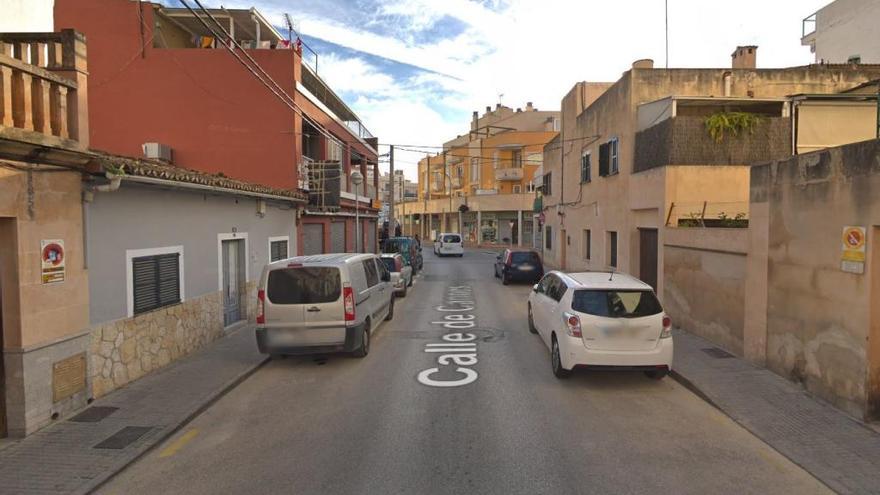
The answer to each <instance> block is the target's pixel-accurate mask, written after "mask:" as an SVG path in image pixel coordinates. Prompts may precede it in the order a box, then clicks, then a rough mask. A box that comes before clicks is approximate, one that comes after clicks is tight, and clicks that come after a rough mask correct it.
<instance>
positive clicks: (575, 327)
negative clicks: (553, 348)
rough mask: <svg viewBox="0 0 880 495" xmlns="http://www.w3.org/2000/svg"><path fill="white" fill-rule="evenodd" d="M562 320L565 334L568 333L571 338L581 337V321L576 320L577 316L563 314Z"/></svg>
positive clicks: (567, 313)
mask: <svg viewBox="0 0 880 495" xmlns="http://www.w3.org/2000/svg"><path fill="white" fill-rule="evenodd" d="M562 318H563V319H564V320H565V331H566V333H568V334H569V335H571V336H572V337H582V336H583V333H582V332H581V319H580V318H578V316H577V315H575V314H571V313H569V312H565V313H562Z"/></svg>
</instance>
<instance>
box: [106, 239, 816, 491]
mask: <svg viewBox="0 0 880 495" xmlns="http://www.w3.org/2000/svg"><path fill="white" fill-rule="evenodd" d="M493 261H494V255H493V254H491V253H488V252H485V251H482V250H481V251H468V252H467V253H466V255H465V256H464V257H463V258H443V259H438V258H436V257H434V256H433V255H432V254H431V252H430V248H426V249H425V270H424V272H423V273H422V275H421V277H420V278H419V279H418V280H417V282H416V285H415V286H414V287H413V288H412V289H411V291H410V293H409V295H408V296H407V297H406V298H405V299H398V301H397V303H398V304H397V306H396V315H395V317H394V320H393V321H391V322H386V323H385V324H384V325H382V326H381V327H380V328H379V329H378V331H377V333H376V335H375V337H374V340H373V345H372V349H371V352H370V355H369V356H367V357H366V358H365V359H363V360H361V359H354V358H350V357H346V356H329V357H327V358H326V359H316V358H305V357H303V358H288V359H284V360H278V361H272V362H270V363H268V364H267V365H266V366H264V367H263V368H261V369H260V370H259V371H258V372H256V373H255V374H254V375H253V376H251V377H250V378H249V379H247V380H246V381H244V382H243V383H242V384H241V385H239V386H238V387H237V388H236V389H234V390H232V391H231V392H230V393H229V394H227V395H226V396H224V397H223V398H222V399H220V400H219V401H218V402H216V403H215V404H214V405H213V406H212V407H211V408H209V409H208V410H207V411H205V412H204V413H203V414H201V415H200V416H199V417H197V418H196V419H195V420H194V421H192V422H191V423H190V424H189V425H187V426H186V427H184V428H183V429H181V431H180V432H178V433H177V434H176V435H175V436H173V437H172V438H170V439H169V440H168V441H167V442H165V443H164V444H163V445H161V446H160V447H159V448H157V449H155V450H153V451H152V452H151V453H150V454H148V455H147V456H146V457H144V458H143V459H141V460H140V461H139V462H137V463H136V464H134V465H132V466H131V467H129V468H128V469H127V470H126V471H124V472H122V473H120V474H119V475H118V476H117V477H116V478H114V479H113V480H111V482H110V483H109V484H107V485H105V487H104V488H103V489H102V490H101V492H102V493H125V494H132V493H297V494H311V493H316V494H317V493H322V494H325V493H330V494H335V493H346V494H348V493H351V494H360V493H381V494H386V493H406V494H421V493H426V494H427V493H450V494H451V493H457V494H462V493H464V494H470V493H480V494H483V493H497V494H513V493H528V494H533V493H664V492H668V493H737V494H742V493H782V492H785V493H820V492H821V493H825V492H827V490H826V489H825V487H824V486H823V485H822V484H820V483H819V482H818V481H816V480H815V479H814V478H812V477H811V476H810V475H809V474H807V473H806V472H805V471H803V470H802V469H801V468H799V467H798V466H796V465H794V464H792V463H791V462H789V461H788V460H787V459H785V458H784V457H783V456H781V455H780V454H778V453H777V452H776V451H774V450H773V449H771V448H770V447H768V446H767V445H765V444H764V443H763V442H761V441H760V440H758V439H756V438H754V437H753V436H752V435H750V434H749V433H748V432H747V431H745V430H744V429H742V428H741V427H740V426H738V425H736V424H735V423H734V422H732V421H731V420H730V419H728V418H727V417H726V416H724V415H723V414H722V413H720V412H719V411H717V410H716V409H714V408H713V407H712V406H710V405H708V404H706V403H705V402H703V401H702V400H701V399H699V398H698V397H697V396H695V395H693V394H692V393H691V392H689V391H688V390H687V389H685V388H684V387H682V386H681V385H679V384H678V383H676V382H675V381H674V380H672V379H671V378H666V379H664V380H662V381H655V380H651V379H648V378H646V377H645V376H644V375H642V374H640V373H610V372H592V373H576V374H575V375H574V376H573V377H571V378H570V379H569V380H566V381H559V380H557V379H556V378H554V377H553V375H552V373H551V370H550V356H549V352H548V351H547V349H546V348H545V347H544V345H543V343H542V342H541V341H540V339H539V337H537V336H536V335H532V334H530V333H529V332H528V329H527V326H526V307H525V300H526V298H527V295H528V291H529V289H530V286H528V285H511V286H506V287H505V286H502V285H501V283H500V282H499V281H498V280H497V279H495V278H493V277H492V263H493ZM464 287H470V291H469V290H468V289H465V288H464ZM469 293H472V300H473V301H474V302H475V309H474V310H473V311H472V312H470V314H474V315H476V320H475V321H476V324H477V327H476V329H474V330H462V331H471V332H473V333H474V334H476V335H477V336H478V337H479V339H478V341H477V345H476V359H477V363H476V364H473V365H467V366H461V367H462V368H467V369H469V370H473V371H475V372H476V373H477V375H478V376H477V378H476V380H475V381H473V382H471V383H469V384H466V385H462V386H457V387H435V386H427V385H425V384H423V383H421V382H420V381H419V379H418V376H419V374H420V372H422V371H423V370H426V369H430V368H433V367H437V368H442V371H440V372H439V373H438V374H433V375H429V378H431V379H443V380H454V379H462V381H467V379H466V378H468V377H470V376H471V375H472V373H470V372H459V373H456V372H454V371H452V369H454V368H455V367H456V366H441V365H438V363H437V359H438V356H439V355H440V354H439V353H433V352H426V349H430V348H432V347H434V348H436V347H437V346H428V344H438V343H442V342H443V340H441V337H442V336H443V335H444V334H448V333H457V332H459V330H450V329H445V328H443V326H442V325H440V324H435V323H431V322H435V321H449V320H445V319H444V316H445V315H448V314H454V313H453V312H441V311H438V310H437V306H440V305H444V304H445V305H446V307H447V308H449V307H450V306H449V305H448V304H449V303H450V302H453V301H455V300H457V301H458V303H459V306H461V305H462V304H465V303H464V301H466V300H467V299H469V297H468V294H469ZM444 301H446V302H445V303H444Z"/></svg>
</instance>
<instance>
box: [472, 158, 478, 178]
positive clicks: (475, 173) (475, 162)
mask: <svg viewBox="0 0 880 495" xmlns="http://www.w3.org/2000/svg"><path fill="white" fill-rule="evenodd" d="M479 181H480V159H479V158H477V157H474V158H471V182H479Z"/></svg>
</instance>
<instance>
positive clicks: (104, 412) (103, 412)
mask: <svg viewBox="0 0 880 495" xmlns="http://www.w3.org/2000/svg"><path fill="white" fill-rule="evenodd" d="M118 409H119V408H118V407H109V406H95V407H90V408H88V409H86V410H85V411H83V412H81V413H79V414H77V415H76V416H74V417H72V418H70V419H69V420H68V421H73V422H74V423H97V422H98V421H101V420H102V419H104V418H106V417H107V416H110V415H111V414H113V413H114V412H115V411H116V410H118Z"/></svg>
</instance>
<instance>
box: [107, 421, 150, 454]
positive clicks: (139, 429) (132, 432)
mask: <svg viewBox="0 0 880 495" xmlns="http://www.w3.org/2000/svg"><path fill="white" fill-rule="evenodd" d="M152 429H153V427H152V426H126V427H125V428H123V429H121V430H119V431H117V432H116V433H114V434H113V435H111V436H110V437H108V438H107V439H106V440H104V441H103V442H101V443H99V444H98V445H95V446H94V447H93V448H95V449H115V450H119V449H124V448H126V447H128V446H129V445H131V444H132V443H133V442H135V441H136V440H137V439H139V438H140V437H142V436H144V435H146V434H147V432H148V431H150V430H152Z"/></svg>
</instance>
